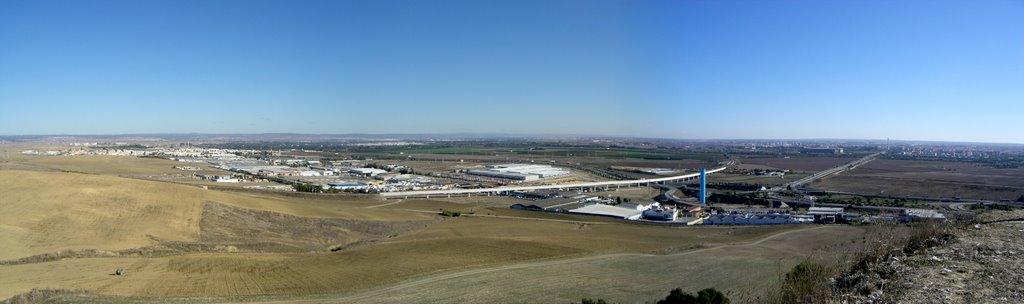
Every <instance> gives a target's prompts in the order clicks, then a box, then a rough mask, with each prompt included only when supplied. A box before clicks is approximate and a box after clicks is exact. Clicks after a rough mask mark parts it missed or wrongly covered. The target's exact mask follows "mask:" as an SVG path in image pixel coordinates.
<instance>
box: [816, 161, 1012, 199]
mask: <svg viewBox="0 0 1024 304" xmlns="http://www.w3.org/2000/svg"><path fill="white" fill-rule="evenodd" d="M810 187H812V188H817V189H824V190H833V191H848V192H857V193H885V194H891V195H908V196H927V197H945V198H952V197H962V198H975V199H991V200H1000V199H1009V200H1013V199H1016V198H1017V197H1018V196H1020V195H1022V194H1024V169H995V168H988V167H978V166H976V165H973V164H967V163H953V162H939V161H908V160H887V159H879V160H875V161H872V162H870V163H867V164H865V165H863V166H860V167H858V168H856V169H854V170H852V171H850V172H846V173H842V174H840V175H838V176H832V177H829V178H825V179H823V180H820V181H818V182H815V183H813V184H811V185H810Z"/></svg>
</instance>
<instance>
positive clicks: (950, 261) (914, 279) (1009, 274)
mask: <svg viewBox="0 0 1024 304" xmlns="http://www.w3.org/2000/svg"><path fill="white" fill-rule="evenodd" d="M1021 218H1024V211H1022V210H1017V211H1012V212H993V213H987V214H983V215H982V216H981V217H980V218H979V220H980V221H981V222H983V223H982V224H975V225H970V226H968V227H967V228H966V229H963V230H960V231H958V232H957V233H956V234H957V235H956V236H957V237H956V239H955V240H952V241H951V242H949V243H947V244H944V245H941V246H937V247H933V248H929V249H926V250H923V251H922V252H919V253H918V254H915V255H913V256H910V257H908V258H906V259H905V260H903V261H893V263H897V264H904V265H906V266H907V272H906V273H905V274H904V275H902V276H901V277H902V278H903V279H902V280H899V282H898V283H897V284H899V285H901V286H899V287H900V289H902V290H903V293H902V294H901V295H899V296H898V299H892V300H891V302H895V303H1024V220H1015V221H1013V220H1011V221H1005V222H992V221H997V220H1008V219H1021ZM985 222H988V223H985Z"/></svg>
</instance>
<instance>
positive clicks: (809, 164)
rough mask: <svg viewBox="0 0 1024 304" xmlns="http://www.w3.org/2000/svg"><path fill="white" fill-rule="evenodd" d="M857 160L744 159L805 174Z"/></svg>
mask: <svg viewBox="0 0 1024 304" xmlns="http://www.w3.org/2000/svg"><path fill="white" fill-rule="evenodd" d="M854 160H856V158H853V157H832V156H798V157H790V158H781V157H768V158H742V159H740V162H742V163H744V164H752V165H761V166H765V167H770V168H776V169H785V170H793V171H803V172H817V171H822V170H825V169H828V168H832V167H836V166H839V165H842V164H845V163H849V162H852V161H854Z"/></svg>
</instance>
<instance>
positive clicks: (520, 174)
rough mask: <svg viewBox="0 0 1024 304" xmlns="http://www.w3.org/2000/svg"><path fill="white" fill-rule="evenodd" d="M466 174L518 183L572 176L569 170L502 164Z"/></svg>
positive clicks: (468, 171)
mask: <svg viewBox="0 0 1024 304" xmlns="http://www.w3.org/2000/svg"><path fill="white" fill-rule="evenodd" d="M466 173H467V174H472V175H479V176H486V177H494V178H504V179H511V180H518V181H533V180H538V179H542V178H552V177H563V176H569V175H572V172H569V170H566V169H562V168H558V167H552V166H548V165H527V164H503V165H489V166H487V167H485V168H483V169H470V170H466Z"/></svg>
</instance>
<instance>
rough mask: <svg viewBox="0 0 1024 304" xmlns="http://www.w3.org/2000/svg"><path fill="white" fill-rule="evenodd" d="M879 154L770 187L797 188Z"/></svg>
mask: <svg viewBox="0 0 1024 304" xmlns="http://www.w3.org/2000/svg"><path fill="white" fill-rule="evenodd" d="M881 154H882V152H878V153H875V154H871V155H868V156H865V157H862V158H860V159H857V160H855V161H853V162H851V163H848V164H844V165H842V166H838V167H834V168H831V169H828V170H824V171H821V172H818V173H814V174H811V175H810V176H807V177H804V178H801V179H799V180H795V181H793V182H790V183H788V184H785V185H782V186H779V187H774V188H772V189H771V191H772V192H778V191H782V190H784V189H787V188H789V189H796V188H799V187H800V186H803V185H805V184H809V183H811V182H813V181H816V180H819V179H821V178H824V177H826V176H829V175H832V174H838V173H841V172H843V171H846V170H853V169H854V168H857V166H860V165H863V164H866V163H868V162H870V161H872V160H875V158H878V156H879V155H881Z"/></svg>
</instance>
